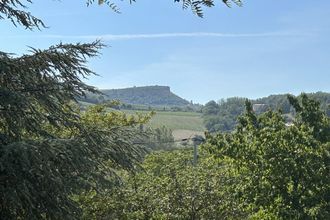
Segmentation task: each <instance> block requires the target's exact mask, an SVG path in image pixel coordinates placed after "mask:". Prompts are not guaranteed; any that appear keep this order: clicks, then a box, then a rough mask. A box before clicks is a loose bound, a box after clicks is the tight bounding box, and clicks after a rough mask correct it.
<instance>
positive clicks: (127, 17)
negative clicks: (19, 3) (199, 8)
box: [0, 0, 330, 104]
mask: <svg viewBox="0 0 330 220" xmlns="http://www.w3.org/2000/svg"><path fill="white" fill-rule="evenodd" d="M117 2H118V6H119V7H120V10H121V12H122V13H121V14H116V13H113V12H112V11H111V10H110V9H109V8H108V7H107V6H101V7H100V6H98V5H97V4H95V5H92V6H90V7H86V4H85V2H84V0H62V1H56V0H42V1H41V0H35V1H34V4H32V5H28V6H29V9H30V11H31V12H32V13H33V14H34V15H36V16H38V17H39V18H42V19H43V21H44V22H45V23H46V25H47V26H49V28H47V29H42V30H41V31H38V30H34V31H29V30H25V29H24V28H22V27H17V28H15V27H14V26H13V25H12V24H11V23H9V21H4V20H2V21H1V22H0V48H1V50H2V51H6V52H12V53H16V54H22V53H28V46H32V47H35V48H47V47H49V46H50V45H52V44H56V43H59V42H64V43H75V42H91V41H93V40H95V39H101V40H103V42H104V43H105V44H107V45H108V47H107V48H104V49H103V50H102V51H101V53H102V55H101V56H100V57H98V58H95V59H92V60H90V62H89V64H88V65H89V67H90V68H91V69H92V70H94V71H95V72H96V73H97V74H99V76H98V77H91V78H90V79H89V80H88V81H87V83H89V84H91V85H94V86H96V87H98V88H124V87H131V86H144V85H167V86H170V87H171V90H172V91H173V92H175V93H176V94H178V95H179V96H181V97H183V98H185V99H187V100H193V101H194V102H198V103H202V104H204V103H206V102H207V101H209V100H212V99H213V100H219V99H221V98H227V97H232V96H242V97H248V98H257V97H263V96H267V95H270V94H278V93H293V94H299V93H300V92H316V91H325V92H330V61H329V58H330V37H329V36H330V19H329V18H330V1H329V0H318V1H306V0H290V1H288V0H263V1H256V0H245V1H243V2H244V6H243V7H235V6H233V7H232V8H227V7H226V6H225V5H223V4H221V3H220V1H216V2H217V6H216V7H214V8H211V9H207V10H205V11H204V14H205V16H204V18H203V19H201V18H198V17H197V16H195V15H193V14H192V13H191V11H189V10H182V8H181V5H180V4H178V3H173V0H163V1H152V2H153V3H150V2H151V1H146V0H137V2H136V3H134V4H132V5H129V3H128V1H123V2H122V1H117Z"/></svg>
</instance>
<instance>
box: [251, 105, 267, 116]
mask: <svg viewBox="0 0 330 220" xmlns="http://www.w3.org/2000/svg"><path fill="white" fill-rule="evenodd" d="M252 109H253V111H254V112H255V113H257V114H260V113H263V112H265V111H267V109H268V105H266V104H253V106H252Z"/></svg>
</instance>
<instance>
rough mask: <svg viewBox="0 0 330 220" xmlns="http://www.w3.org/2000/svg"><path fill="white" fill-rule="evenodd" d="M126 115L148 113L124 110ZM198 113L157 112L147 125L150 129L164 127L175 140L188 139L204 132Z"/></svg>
mask: <svg viewBox="0 0 330 220" xmlns="http://www.w3.org/2000/svg"><path fill="white" fill-rule="evenodd" d="M124 112H126V113H128V114H133V113H135V112H139V113H148V111H134V110H124ZM201 116H202V115H201V114H200V113H196V112H163V111H159V112H158V111H157V112H156V114H155V115H154V116H153V118H152V119H151V121H150V122H149V123H148V124H147V126H150V127H152V128H159V127H162V126H165V127H167V128H169V129H171V130H172V131H173V136H174V138H175V139H183V138H189V137H192V136H194V135H202V134H203V132H204V131H205V130H206V129H205V127H204V125H203V119H202V117H201Z"/></svg>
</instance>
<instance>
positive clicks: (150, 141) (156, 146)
mask: <svg viewBox="0 0 330 220" xmlns="http://www.w3.org/2000/svg"><path fill="white" fill-rule="evenodd" d="M146 133H147V134H148V136H147V137H146V139H145V140H144V142H146V145H145V146H146V147H147V148H148V149H150V150H172V149H174V148H175V143H174V137H173V135H172V130H171V129H168V128H167V127H165V126H162V127H160V128H154V129H153V128H148V129H147V130H146Z"/></svg>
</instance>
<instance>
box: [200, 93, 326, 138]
mask: <svg viewBox="0 0 330 220" xmlns="http://www.w3.org/2000/svg"><path fill="white" fill-rule="evenodd" d="M306 95H307V96H308V97H310V98H312V99H314V100H316V101H318V102H320V107H321V109H322V110H323V111H325V112H326V114H327V115H328V116H330V94H329V93H323V92H317V93H309V94H306ZM287 96H288V95H270V96H268V97H264V98H259V99H256V100H251V103H252V104H253V109H254V111H255V112H256V113H257V114H261V113H264V112H266V111H267V110H268V109H272V110H279V111H281V113H282V114H284V116H285V120H286V122H292V120H293V119H294V117H295V114H296V112H295V109H294V108H293V106H292V105H291V104H290V102H289V99H288V98H287ZM298 98H299V99H302V95H300V96H298ZM244 100H245V98H229V99H227V100H220V102H219V103H216V102H214V101H210V102H208V103H207V104H206V105H205V106H204V108H203V119H204V125H205V127H206V128H207V130H208V131H209V132H220V131H221V132H227V131H233V130H234V128H235V126H236V125H237V119H238V117H239V116H240V115H241V114H242V113H243V112H244V102H245V101H244Z"/></svg>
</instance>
